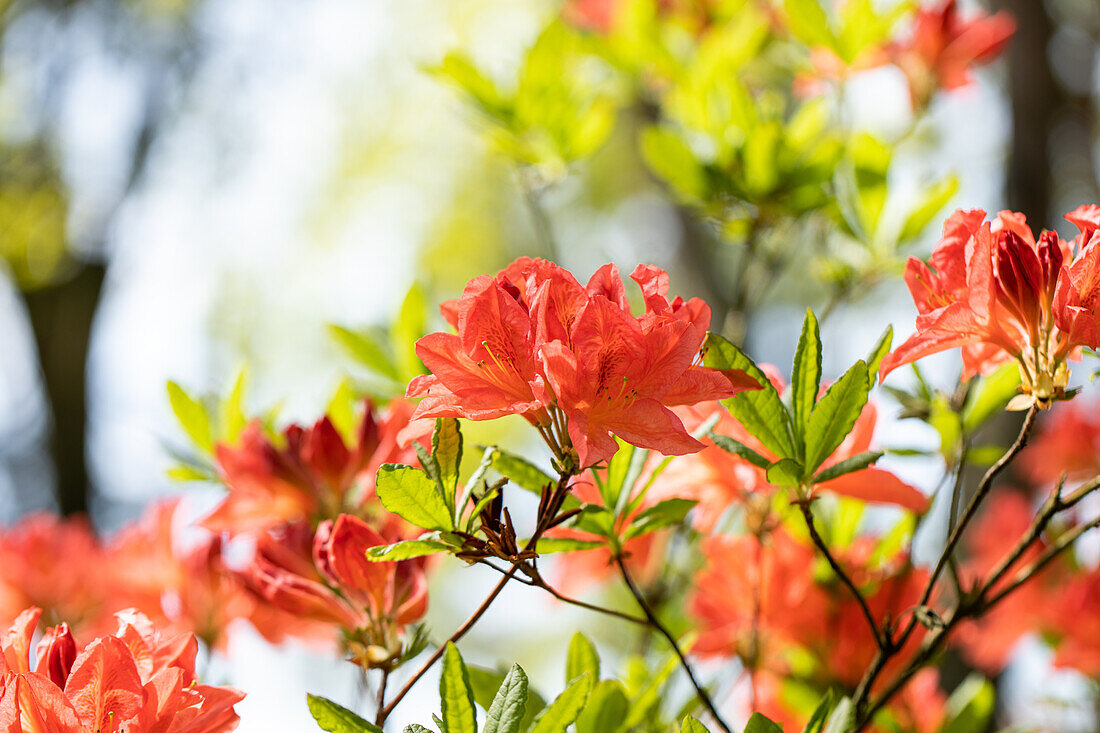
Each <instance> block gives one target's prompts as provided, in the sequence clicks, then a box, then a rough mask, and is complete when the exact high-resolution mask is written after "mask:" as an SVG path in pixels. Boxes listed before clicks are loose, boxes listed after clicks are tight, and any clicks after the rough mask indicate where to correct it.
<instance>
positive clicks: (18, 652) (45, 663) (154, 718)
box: [0, 608, 244, 733]
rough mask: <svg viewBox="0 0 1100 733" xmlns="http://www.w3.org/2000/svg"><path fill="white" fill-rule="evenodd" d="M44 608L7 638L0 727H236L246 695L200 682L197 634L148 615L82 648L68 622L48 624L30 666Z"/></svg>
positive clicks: (129, 730)
mask: <svg viewBox="0 0 1100 733" xmlns="http://www.w3.org/2000/svg"><path fill="white" fill-rule="evenodd" d="M40 614H41V611H40V610H39V609H37V608H29V609H27V610H26V611H24V612H23V613H22V614H20V616H19V618H18V619H16V621H15V623H14V624H13V625H12V627H11V629H10V630H9V631H8V633H7V636H6V638H4V639H3V641H0V652H2V656H0V729H3V730H4V731H5V732H6V733H224V732H226V731H231V730H233V729H235V728H236V727H237V723H238V722H239V719H238V717H237V714H236V713H235V712H234V711H233V706H234V705H235V704H236V703H238V702H239V701H240V700H241V699H242V698H243V697H244V695H243V694H242V693H240V692H238V691H237V690H234V689H233V688H231V687H213V686H209V685H200V684H198V683H197V680H196V679H195V654H196V651H197V649H198V647H197V644H196V642H195V638H194V637H193V636H191V635H181V636H176V637H166V636H162V635H161V634H160V633H159V632H158V631H157V630H156V629H155V628H154V627H153V625H152V623H151V622H150V621H149V620H148V619H147V618H146V617H144V616H142V615H141V614H138V613H134V612H123V613H120V614H118V622H119V628H118V630H117V631H116V632H115V633H114V634H113V635H107V636H103V637H100V638H98V639H96V640H95V641H93V642H92V643H91V644H89V645H88V646H87V647H85V649H84V651H83V652H81V653H80V654H79V655H77V654H76V643H75V642H74V641H73V638H72V635H71V633H70V632H69V629H68V627H67V626H65V625H62V626H59V627H54V628H51V629H50V630H49V631H47V633H46V635H45V636H44V637H43V639H42V641H41V642H40V643H39V644H38V647H37V649H36V651H35V656H36V663H35V668H34V669H32V668H31V661H30V654H31V636H32V634H33V633H34V629H35V627H36V626H37V625H38V618H39V616H40Z"/></svg>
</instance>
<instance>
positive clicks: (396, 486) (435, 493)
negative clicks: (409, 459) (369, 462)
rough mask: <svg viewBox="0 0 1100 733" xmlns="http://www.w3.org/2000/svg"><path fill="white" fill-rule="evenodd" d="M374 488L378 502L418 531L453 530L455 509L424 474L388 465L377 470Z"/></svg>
mask: <svg viewBox="0 0 1100 733" xmlns="http://www.w3.org/2000/svg"><path fill="white" fill-rule="evenodd" d="M375 486H376V491H377V492H378V499H379V500H380V501H381V502H382V506H384V507H385V508H386V509H387V510H388V511H391V512H393V513H394V514H398V515H400V516H401V517H403V518H404V519H406V520H407V521H409V522H412V523H413V524H415V525H416V526H417V527H423V528H424V529H438V530H443V531H447V532H450V531H452V530H454V528H455V525H454V517H453V516H452V511H453V509H454V507H453V506H451V507H448V506H447V504H446V503H445V502H444V500H443V496H442V495H441V494H440V492H439V487H438V486H437V485H436V483H435V482H434V481H432V480H431V479H430V478H428V474H426V473H424V472H423V471H420V470H418V469H415V468H412V467H411V466H399V465H396V464H393V463H386V464H383V465H382V467H381V468H379V469H378V474H377V478H376V481H375Z"/></svg>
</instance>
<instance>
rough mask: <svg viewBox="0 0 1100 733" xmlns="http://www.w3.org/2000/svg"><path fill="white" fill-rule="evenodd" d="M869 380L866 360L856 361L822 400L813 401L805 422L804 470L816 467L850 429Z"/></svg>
mask: <svg viewBox="0 0 1100 733" xmlns="http://www.w3.org/2000/svg"><path fill="white" fill-rule="evenodd" d="M869 391H870V384H869V382H868V381H867V363H866V362H864V361H862V360H861V361H857V362H856V363H855V364H853V365H852V367H851V368H850V369H849V370H848V371H846V372H845V373H844V375H843V376H841V378H840V379H838V380H836V382H834V383H833V384H832V385H831V386H830V387H829V389H828V390H827V391H826V392H825V395H824V396H823V397H822V398H821V401H820V402H818V403H817V404H816V405H814V409H813V412H811V413H810V419H809V420H808V421H807V422H806V470H807V471H808V472H809V471H816V470H817V467H818V466H820V465H821V464H822V463H823V462H824V461H825V459H826V458H828V457H829V456H830V455H832V453H833V451H834V450H836V448H837V446H839V445H840V444H841V442H842V441H843V440H844V438H845V437H846V436H847V435H848V433H850V432H851V431H852V426H853V425H855V423H856V419H857V418H858V417H859V414H860V413H861V412H863V406H864V405H865V404H867V393H868V392H869Z"/></svg>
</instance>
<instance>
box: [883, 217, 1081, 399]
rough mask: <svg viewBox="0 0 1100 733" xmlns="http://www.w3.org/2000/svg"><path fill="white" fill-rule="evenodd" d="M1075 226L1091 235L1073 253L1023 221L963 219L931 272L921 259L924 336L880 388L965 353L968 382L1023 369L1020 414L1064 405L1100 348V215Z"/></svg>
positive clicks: (950, 223) (911, 277)
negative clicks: (1074, 367) (1083, 352)
mask: <svg viewBox="0 0 1100 733" xmlns="http://www.w3.org/2000/svg"><path fill="white" fill-rule="evenodd" d="M1066 218H1067V219H1068V220H1070V221H1072V222H1073V223H1074V224H1076V225H1077V226H1078V227H1079V228H1080V229H1081V234H1080V235H1079V236H1078V237H1077V238H1076V239H1075V240H1074V243H1073V244H1072V245H1071V244H1069V243H1066V242H1063V241H1061V240H1059V239H1058V236H1057V235H1056V234H1054V233H1053V232H1043V233H1042V235H1041V236H1040V237H1039V238H1038V240H1036V239H1035V237H1034V236H1033V234H1032V232H1031V230H1030V229H1029V228H1028V227H1027V224H1026V222H1025V220H1024V217H1023V215H1022V214H1014V213H1011V212H1001V213H1000V214H998V215H997V219H996V220H995V221H994V222H992V223H989V222H986V221H985V212H984V211H981V210H973V211H965V212H964V211H957V212H955V214H953V215H952V216H951V218H949V219H948V220H947V223H946V224H945V225H944V236H943V239H942V240H941V241H940V243H939V244H938V245H936V248H935V249H934V250H933V252H932V258H931V260H930V263H931V265H932V268H933V269H930V268H929V267H928V266H927V265H925V263H924V262H922V261H920V260H919V259H917V258H915V257H911V258H909V262H908V264H907V265H906V270H905V281H906V284H907V285H908V286H909V292H910V293H911V294H912V296H913V301H914V302H915V303H916V306H917V311H918V316H917V332H916V333H915V334H914V335H913V336H911V337H910V338H909V339H908V340H907V341H906V342H905V343H903V344H902V345H901V346H899V347H898V348H897V349H895V350H894V351H893V352H892V353H890V354H888V355H887V356H886V358H885V359H884V360H883V363H882V367H881V370H880V378H884V377H885V376H886V375H887V374H889V373H890V372H891V371H893V370H894V369H896V368H897V367H899V366H901V365H903V364H908V363H910V362H913V361H916V360H917V359H920V358H923V357H925V356H928V355H930V354H934V353H937V352H940V351H946V350H947V349H952V348H956V347H961V348H962V358H963V377H964V378H967V377H970V376H972V375H974V374H978V373H981V374H989V373H990V372H991V371H992V370H993V369H995V368H996V367H997V366H999V365H1000V364H1002V363H1004V362H1006V361H1009V360H1013V359H1014V360H1015V361H1016V362H1017V363H1018V364H1019V367H1020V376H1021V380H1022V382H1023V385H1022V386H1021V391H1022V392H1023V393H1024V395H1025V396H1023V397H1021V398H1020V399H1019V400H1017V401H1016V403H1015V405H1013V406H1015V407H1020V408H1024V407H1027V406H1028V405H1030V404H1036V405H1038V406H1040V407H1043V408H1049V407H1050V405H1051V404H1052V402H1053V401H1055V400H1059V399H1064V398H1065V396H1066V385H1067V382H1068V379H1069V369H1068V366H1067V365H1066V359H1067V358H1069V357H1071V356H1073V355H1074V354H1076V353H1077V352H1078V351H1079V349H1080V347H1082V346H1089V347H1095V346H1097V345H1100V327H1098V326H1097V324H1098V322H1100V321H1098V319H1100V314H1098V313H1097V310H1096V307H1097V304H1096V298H1097V295H1100V261H1098V258H1100V242H1098V241H1097V240H1096V239H1095V237H1094V236H1093V234H1094V233H1095V231H1096V225H1097V221H1098V220H1100V207H1081V208H1079V209H1077V210H1076V211H1074V212H1071V213H1070V214H1068V215H1067V216H1066Z"/></svg>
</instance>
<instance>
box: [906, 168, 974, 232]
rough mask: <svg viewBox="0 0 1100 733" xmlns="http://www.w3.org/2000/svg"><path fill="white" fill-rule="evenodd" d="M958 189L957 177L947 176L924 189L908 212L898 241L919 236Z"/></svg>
mask: <svg viewBox="0 0 1100 733" xmlns="http://www.w3.org/2000/svg"><path fill="white" fill-rule="evenodd" d="M958 190H959V179H958V178H957V177H955V176H948V177H946V178H944V179H942V180H940V181H937V182H936V183H934V184H932V185H931V186H929V187H928V188H926V189H925V191H924V193H923V195H921V197H920V199H919V200H918V201H917V205H916V206H915V207H914V208H913V209H912V210H911V211H910V212H909V216H908V217H906V219H905V223H904V224H903V225H902V227H901V232H900V233H899V234H898V241H899V242H906V241H908V240H910V239H914V238H916V237H918V236H920V233H921V232H923V231H924V228H925V227H927V226H928V224H929V222H931V221H932V219H933V218H934V217H935V216H936V214H938V213H939V212H940V210H941V209H942V208H943V207H944V206H947V203H948V202H949V201H950V200H951V199H952V198H953V197H954V196H955V194H956V193H957V192H958Z"/></svg>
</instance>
